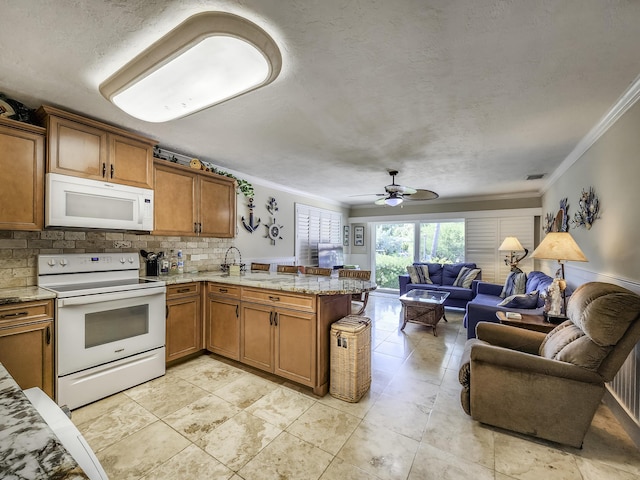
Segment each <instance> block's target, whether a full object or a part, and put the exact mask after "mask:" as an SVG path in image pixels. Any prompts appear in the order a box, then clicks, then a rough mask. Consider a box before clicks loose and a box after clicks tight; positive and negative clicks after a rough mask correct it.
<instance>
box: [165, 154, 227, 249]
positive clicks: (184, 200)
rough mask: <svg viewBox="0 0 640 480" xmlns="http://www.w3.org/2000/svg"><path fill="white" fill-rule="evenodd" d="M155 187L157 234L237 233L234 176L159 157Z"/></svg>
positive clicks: (212, 235) (206, 234)
mask: <svg viewBox="0 0 640 480" xmlns="http://www.w3.org/2000/svg"><path fill="white" fill-rule="evenodd" d="M153 188H154V203H155V205H154V231H153V233H154V234H155V235H203V236H207V237H219V238H232V237H234V236H235V218H236V183H235V181H234V180H233V179H232V178H228V177H224V176H221V175H217V174H213V173H208V172H203V171H200V170H194V169H192V168H189V167H185V166H182V165H176V164H173V163H169V162H166V161H163V160H156V161H155V162H154V187H153Z"/></svg>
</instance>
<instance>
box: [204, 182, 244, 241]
mask: <svg viewBox="0 0 640 480" xmlns="http://www.w3.org/2000/svg"><path fill="white" fill-rule="evenodd" d="M199 199H200V203H199V212H200V223H201V227H200V234H201V235H203V236H206V237H220V238H233V237H234V236H235V233H236V231H235V226H236V183H235V181H234V180H233V179H231V178H228V177H222V176H218V177H214V176H205V175H201V176H200V196H199Z"/></svg>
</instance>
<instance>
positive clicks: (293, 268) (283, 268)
mask: <svg viewBox="0 0 640 480" xmlns="http://www.w3.org/2000/svg"><path fill="white" fill-rule="evenodd" d="M276 271H277V272H279V273H298V266H297V265H278V266H277V269H276Z"/></svg>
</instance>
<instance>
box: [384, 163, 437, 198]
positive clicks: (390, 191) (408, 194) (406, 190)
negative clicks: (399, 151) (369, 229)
mask: <svg viewBox="0 0 640 480" xmlns="http://www.w3.org/2000/svg"><path fill="white" fill-rule="evenodd" d="M389 175H391V185H386V186H385V187H384V191H385V193H377V194H376V195H378V196H381V197H383V198H379V199H378V200H376V201H375V204H376V205H389V206H390V207H395V206H397V205H400V204H401V203H402V202H403V201H405V200H433V199H436V198H438V197H439V195H438V194H437V193H436V192H432V191H431V190H423V189H419V188H411V187H407V186H405V185H398V184H397V183H396V175H398V171H397V170H389Z"/></svg>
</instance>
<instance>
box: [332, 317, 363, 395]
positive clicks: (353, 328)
mask: <svg viewBox="0 0 640 480" xmlns="http://www.w3.org/2000/svg"><path fill="white" fill-rule="evenodd" d="M370 386H371V319H369V318H367V317H362V316H359V315H349V316H346V317H344V318H342V319H340V320H338V321H337V322H335V323H333V324H332V325H331V372H330V387H329V393H330V394H331V395H332V396H334V397H336V398H339V399H340V400H345V401H347V402H357V401H358V400H360V399H361V398H362V396H363V395H364V394H365V393H366V392H367V390H369V387H370Z"/></svg>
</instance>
